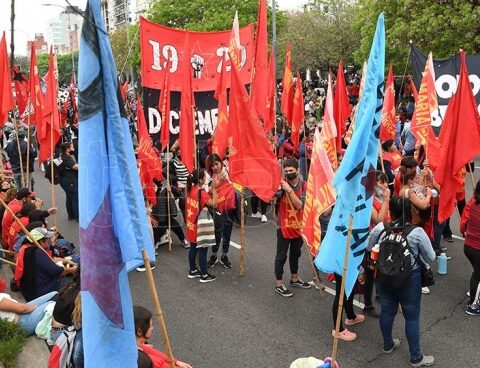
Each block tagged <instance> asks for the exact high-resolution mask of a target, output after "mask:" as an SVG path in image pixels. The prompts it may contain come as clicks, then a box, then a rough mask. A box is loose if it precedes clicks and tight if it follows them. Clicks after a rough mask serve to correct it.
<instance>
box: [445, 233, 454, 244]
mask: <svg viewBox="0 0 480 368" xmlns="http://www.w3.org/2000/svg"><path fill="white" fill-rule="evenodd" d="M443 240H445V241H446V242H449V243H453V238H452V235H444V236H443Z"/></svg>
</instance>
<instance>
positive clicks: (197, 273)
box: [187, 269, 202, 279]
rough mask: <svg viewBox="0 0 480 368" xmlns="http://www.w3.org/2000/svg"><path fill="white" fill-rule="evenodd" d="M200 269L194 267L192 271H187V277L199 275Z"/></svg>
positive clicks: (192, 277) (191, 277) (194, 277)
mask: <svg viewBox="0 0 480 368" xmlns="http://www.w3.org/2000/svg"><path fill="white" fill-rule="evenodd" d="M200 276H202V275H200V271H199V270H197V269H194V270H193V271H188V276H187V277H188V278H189V279H196V278H197V277H200Z"/></svg>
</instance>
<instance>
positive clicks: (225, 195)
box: [216, 180, 235, 213]
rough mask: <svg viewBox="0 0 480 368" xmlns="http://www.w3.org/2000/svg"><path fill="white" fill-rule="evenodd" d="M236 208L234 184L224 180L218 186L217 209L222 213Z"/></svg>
mask: <svg viewBox="0 0 480 368" xmlns="http://www.w3.org/2000/svg"><path fill="white" fill-rule="evenodd" d="M234 208H235V190H234V189H233V185H232V184H231V183H230V182H229V181H228V180H224V181H222V182H221V183H220V185H219V186H218V188H217V208H216V210H217V211H218V212H221V213H225V211H228V210H232V209H234Z"/></svg>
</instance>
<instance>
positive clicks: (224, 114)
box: [213, 59, 230, 158]
mask: <svg viewBox="0 0 480 368" xmlns="http://www.w3.org/2000/svg"><path fill="white" fill-rule="evenodd" d="M229 77H230V75H229V74H227V60H226V59H223V61H222V71H221V74H220V78H219V79H218V83H217V88H216V89H215V94H214V96H213V97H214V98H215V99H216V100H217V101H218V119H217V125H216V127H215V131H214V132H213V152H214V153H216V154H218V155H219V156H220V157H222V158H223V157H225V154H226V151H227V147H228V110H227V85H228V84H230V83H228V82H229V79H228V78H229Z"/></svg>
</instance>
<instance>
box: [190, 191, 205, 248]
mask: <svg viewBox="0 0 480 368" xmlns="http://www.w3.org/2000/svg"><path fill="white" fill-rule="evenodd" d="M186 199H187V200H186V205H185V214H186V217H187V219H186V225H185V227H186V238H187V240H188V241H190V242H193V243H196V241H197V230H198V223H197V222H198V221H197V220H198V214H199V212H200V211H201V210H202V209H203V207H205V205H206V204H207V202H208V200H209V199H210V196H209V195H208V193H207V192H205V191H204V190H200V192H199V190H198V186H196V185H195V186H194V187H192V189H191V190H190V192H189V193H188V194H187V198H186Z"/></svg>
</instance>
